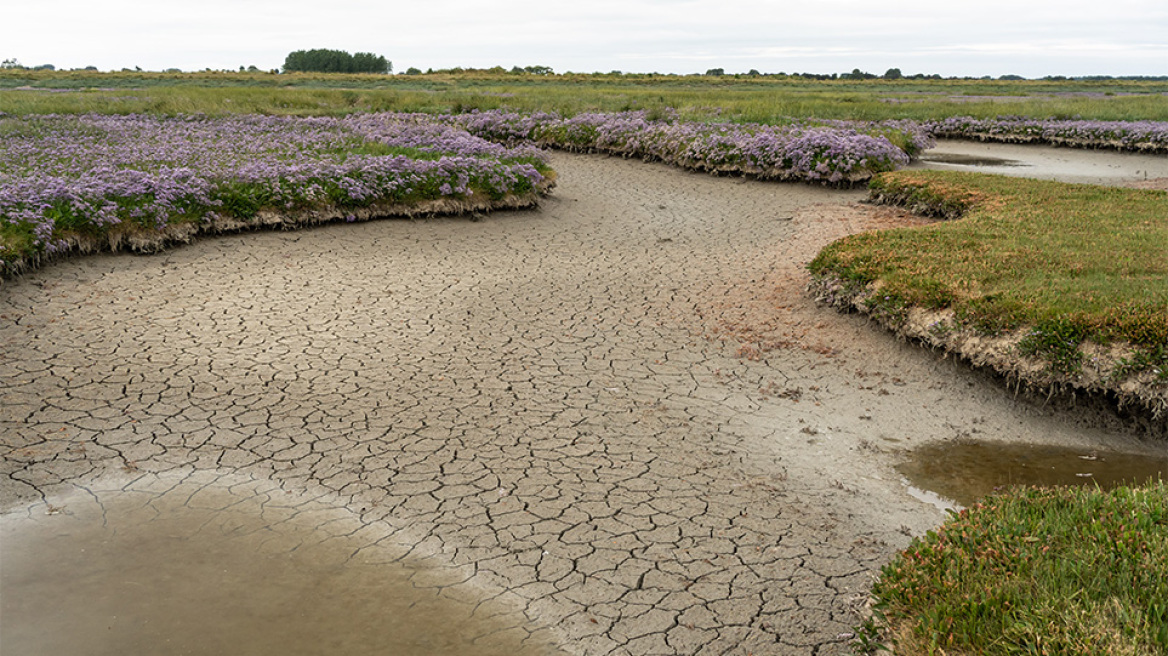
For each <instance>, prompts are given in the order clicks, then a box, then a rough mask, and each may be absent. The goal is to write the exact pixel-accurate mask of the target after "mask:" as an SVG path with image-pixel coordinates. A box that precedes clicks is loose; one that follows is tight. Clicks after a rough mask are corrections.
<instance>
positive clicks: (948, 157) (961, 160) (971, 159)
mask: <svg viewBox="0 0 1168 656" xmlns="http://www.w3.org/2000/svg"><path fill="white" fill-rule="evenodd" d="M921 161H922V162H932V163H939V164H957V165H960V166H1026V165H1027V164H1026V163H1025V162H1020V161H1018V160H1016V159H1002V158H1000V157H987V156H979V155H965V154H962V153H927V152H926V153H925V154H923V155H921Z"/></svg>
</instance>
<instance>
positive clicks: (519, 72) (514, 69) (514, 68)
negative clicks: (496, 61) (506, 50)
mask: <svg viewBox="0 0 1168 656" xmlns="http://www.w3.org/2000/svg"><path fill="white" fill-rule="evenodd" d="M526 72H527V71H525V70H523V69H522V68H519V67H518V66H512V67H511V74H512V75H523V74H524V73H526Z"/></svg>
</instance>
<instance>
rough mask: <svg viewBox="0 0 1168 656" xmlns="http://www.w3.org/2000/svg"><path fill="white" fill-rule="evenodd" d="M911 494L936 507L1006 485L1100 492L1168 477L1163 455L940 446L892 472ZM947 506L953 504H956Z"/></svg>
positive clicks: (968, 500)
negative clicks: (1076, 487) (1095, 489)
mask: <svg viewBox="0 0 1168 656" xmlns="http://www.w3.org/2000/svg"><path fill="white" fill-rule="evenodd" d="M897 469H898V470H899V471H900V473H901V474H902V475H903V476H904V477H905V478H906V479H907V480H908V482H909V484H910V485H911V486H912V488H913V492H914V495H915V496H917V497H918V498H921V499H922V500H925V501H928V502H930V503H934V504H935V505H939V506H943V507H944V506H949V507H954V506H956V505H963V506H968V505H971V504H972V503H973V502H975V501H976V500H977V499H979V498H981V497H984V496H985V495H987V494H990V493H992V492H994V490H995V489H998V488H1003V487H1006V486H1010V485H1044V486H1051V485H1099V486H1100V487H1102V488H1104V489H1109V488H1113V487H1116V486H1119V485H1122V484H1138V483H1142V482H1145V481H1147V480H1148V479H1149V478H1153V479H1155V478H1159V477H1163V478H1168V455H1160V456H1156V455H1148V454H1139V453H1123V452H1118V451H1100V450H1092V449H1076V448H1068V447H1062V446H1052V445H1027V444H991V443H988V442H976V441H968V442H956V443H953V442H942V443H933V444H929V445H927V446H924V447H922V448H919V449H916V450H914V451H913V452H911V453H910V454H909V457H908V459H907V460H906V461H905V462H904V463H902V464H901V465H900V466H899V467H898V468H897ZM952 502H956V503H955V504H954V503H952Z"/></svg>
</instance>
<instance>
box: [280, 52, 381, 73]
mask: <svg viewBox="0 0 1168 656" xmlns="http://www.w3.org/2000/svg"><path fill="white" fill-rule="evenodd" d="M392 70H393V64H392V63H390V61H389V60H387V59H386V58H385V57H383V56H381V55H375V54H373V53H371V52H359V53H357V54H355V55H350V54H349V53H347V52H345V51H344V50H328V49H324V48H318V49H316V50H297V51H296V52H290V53H288V56H287V57H286V58H285V59H284V72H286V73H292V72H299V73H389V72H391V71H392Z"/></svg>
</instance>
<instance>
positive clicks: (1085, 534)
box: [857, 481, 1168, 656]
mask: <svg viewBox="0 0 1168 656" xmlns="http://www.w3.org/2000/svg"><path fill="white" fill-rule="evenodd" d="M1165 563H1168V484H1165V483H1164V482H1163V481H1159V482H1149V483H1148V484H1146V485H1144V486H1142V487H1139V488H1128V487H1121V488H1117V489H1115V490H1112V491H1110V492H1104V491H1101V490H1098V489H1092V488H1081V487H1070V488H1047V489H1036V488H1023V489H1019V490H1012V491H1010V492H1008V493H1005V494H1001V495H995V496H991V497H988V498H987V499H985V500H984V501H982V502H981V503H979V504H977V505H975V506H974V507H973V508H970V509H967V510H963V511H961V512H960V513H957V514H956V515H954V516H952V517H951V518H950V519H949V521H947V522H946V523H945V524H944V525H943V526H942V527H941V528H939V529H938V530H936V531H930V532H929V533H928V534H927V535H926V536H925V537H923V538H920V539H917V540H914V541H913V544H912V545H910V546H909V548H908V549H906V550H905V551H904V552H902V553H901V554H900V555H899V556H898V557H897V558H896V559H895V560H894V561H893V562H892V563H890V564H888V565H886V566H885V567H884V569H883V570H882V573H881V578H880V580H879V581H878V582H877V583H876V585H875V587H874V591H873V592H874V595H875V597H876V598H877V599H878V600H879V603H878V604H877V606H876V610H877V611H878V614H877V615H876V616H875V618H874V619H873V620H872V621H870V622H868V623H867V624H866V625H865V627H864V629H863V630H862V631H861V633H860V637H859V640H858V641H857V647H859V648H860V650H861V651H863V652H864V653H874V652H875V651H876V650H877V645H879V644H881V643H884V644H887V643H889V642H895V653H897V654H900V655H902V656H912V655H915V654H949V655H956V654H984V655H987V656H991V655H997V654H1001V655H1006V654H1051V655H1054V654H1060V655H1061V654H1066V655H1068V656H1069V655H1072V654H1073V655H1081V654H1116V655H1118V654H1125V655H1131V656H1143V655H1147V656H1151V655H1153V654H1164V653H1168V576H1165V572H1164V564H1165Z"/></svg>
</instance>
